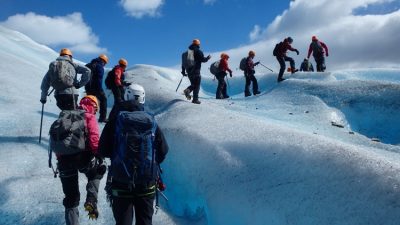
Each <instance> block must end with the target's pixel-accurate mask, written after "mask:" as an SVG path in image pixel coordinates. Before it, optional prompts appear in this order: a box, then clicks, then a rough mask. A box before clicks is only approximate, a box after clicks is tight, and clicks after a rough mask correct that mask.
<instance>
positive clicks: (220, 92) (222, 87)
mask: <svg viewBox="0 0 400 225" xmlns="http://www.w3.org/2000/svg"><path fill="white" fill-rule="evenodd" d="M225 76H226V73H225V72H220V73H218V74H217V75H216V76H215V77H216V78H217V80H218V86H217V91H216V93H215V98H216V99H223V98H228V93H227V90H226V82H225Z"/></svg>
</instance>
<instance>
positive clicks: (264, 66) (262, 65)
mask: <svg viewBox="0 0 400 225" xmlns="http://www.w3.org/2000/svg"><path fill="white" fill-rule="evenodd" d="M260 65H261V66H263V67H265V68H267V69H269V70H270V71H271V72H274V71H273V70H271V69H270V68H268V67H266V66H265V65H264V64H262V63H261V62H260Z"/></svg>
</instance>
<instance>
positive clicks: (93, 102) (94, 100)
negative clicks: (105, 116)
mask: <svg viewBox="0 0 400 225" xmlns="http://www.w3.org/2000/svg"><path fill="white" fill-rule="evenodd" d="M87 100H89V101H90V103H91V105H92V106H93V107H94V108H95V110H96V112H97V110H98V108H99V102H98V100H97V98H96V96H94V95H86V96H85V97H83V98H82V99H81V101H80V102H79V104H81V105H82V104H85V103H86V104H87Z"/></svg>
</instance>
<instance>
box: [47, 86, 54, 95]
mask: <svg viewBox="0 0 400 225" xmlns="http://www.w3.org/2000/svg"><path fill="white" fill-rule="evenodd" d="M54 90H55V89H54V88H53V90H51V91H50V92H49V93H48V94H47V96H50V95H51V93H53V91H54Z"/></svg>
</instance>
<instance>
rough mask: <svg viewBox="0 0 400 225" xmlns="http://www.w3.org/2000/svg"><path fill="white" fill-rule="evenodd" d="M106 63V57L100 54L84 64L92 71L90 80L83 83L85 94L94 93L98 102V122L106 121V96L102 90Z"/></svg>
mask: <svg viewBox="0 0 400 225" xmlns="http://www.w3.org/2000/svg"><path fill="white" fill-rule="evenodd" d="M107 63H108V57H107V56H106V55H104V54H101V55H100V56H99V57H97V58H95V59H93V60H92V61H91V62H90V63H88V64H86V66H87V67H88V68H89V69H90V70H91V71H92V77H91V79H90V81H89V82H88V83H87V84H86V85H85V90H86V94H88V95H94V96H96V97H97V99H98V100H99V103H100V110H99V113H100V116H99V122H100V123H105V122H107V97H106V94H105V93H104V90H103V76H104V66H105V65H106V64H107Z"/></svg>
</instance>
